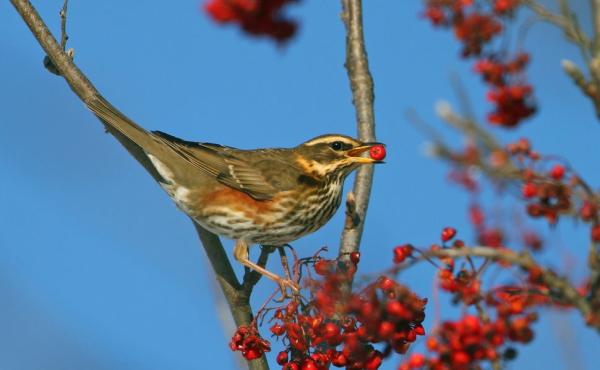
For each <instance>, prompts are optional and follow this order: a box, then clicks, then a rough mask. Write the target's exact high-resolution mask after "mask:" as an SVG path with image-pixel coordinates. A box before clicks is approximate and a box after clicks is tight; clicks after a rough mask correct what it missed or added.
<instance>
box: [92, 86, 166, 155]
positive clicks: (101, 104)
mask: <svg viewBox="0 0 600 370" xmlns="http://www.w3.org/2000/svg"><path fill="white" fill-rule="evenodd" d="M86 105H87V107H88V108H89V109H90V110H91V111H92V112H93V113H94V114H95V115H96V116H97V117H98V118H100V120H102V122H104V123H105V124H106V125H108V126H109V129H110V128H112V129H115V130H116V131H118V132H119V133H121V134H122V135H123V136H124V137H126V138H127V139H129V140H131V141H132V142H133V143H135V144H137V145H138V146H139V147H141V148H142V149H143V150H145V151H147V150H148V149H150V148H148V146H149V145H153V144H155V143H156V141H155V140H153V139H152V134H150V133H149V132H148V131H146V130H144V129H143V128H142V127H141V126H139V125H138V124H137V123H135V122H133V121H132V120H130V119H129V118H127V116H125V115H124V114H123V113H121V112H119V110H118V109H117V108H115V107H114V106H113V105H112V104H110V103H109V102H108V101H106V99H104V98H103V97H102V96H99V95H96V96H93V97H92V98H90V99H88V100H87V101H86Z"/></svg>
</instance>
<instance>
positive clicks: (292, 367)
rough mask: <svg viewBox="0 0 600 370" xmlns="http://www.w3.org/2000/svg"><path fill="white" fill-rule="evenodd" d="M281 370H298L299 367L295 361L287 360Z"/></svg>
mask: <svg viewBox="0 0 600 370" xmlns="http://www.w3.org/2000/svg"><path fill="white" fill-rule="evenodd" d="M282 370H300V367H299V366H298V364H297V363H295V362H288V363H287V364H285V365H284V366H283V369H282Z"/></svg>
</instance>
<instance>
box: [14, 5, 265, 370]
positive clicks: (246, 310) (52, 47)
mask: <svg viewBox="0 0 600 370" xmlns="http://www.w3.org/2000/svg"><path fill="white" fill-rule="evenodd" d="M11 3H12V4H13V6H14V7H15V9H16V10H17V12H18V13H19V14H20V15H21V17H22V18H23V21H24V22H25V23H26V24H27V26H28V27H29V29H30V30H31V33H32V34H33V36H34V37H35V38H36V39H37V41H38V43H39V44H40V46H41V47H42V49H44V51H45V52H46V54H47V56H48V58H49V59H50V60H51V62H52V64H53V65H54V67H56V70H57V71H58V72H59V74H60V75H61V76H62V77H63V78H64V79H65V80H66V82H67V84H68V85H69V87H70V88H71V90H73V92H74V93H75V94H76V95H77V96H78V97H79V98H80V99H81V100H82V101H83V102H84V103H85V102H86V101H88V100H89V99H91V98H94V97H97V96H100V93H99V92H98V90H97V89H96V88H95V87H94V85H93V84H92V83H91V82H90V81H89V80H88V78H87V77H86V76H85V75H84V74H83V73H82V72H81V70H79V68H78V67H77V66H76V65H75V63H73V60H72V58H71V57H70V56H69V55H68V54H67V53H65V52H64V50H63V47H64V45H63V47H61V46H60V45H59V44H58V42H57V40H56V38H55V37H54V36H53V35H52V33H51V32H50V30H49V29H48V27H47V26H46V24H45V23H44V21H43V19H42V18H41V17H40V15H39V14H38V12H37V11H36V10H35V8H34V7H33V5H32V4H31V3H30V2H29V1H27V0H11ZM63 32H64V31H63ZM63 37H64V36H63ZM65 41H66V40H65ZM105 127H106V126H105ZM106 129H107V131H108V132H109V133H110V134H112V135H113V136H115V138H116V139H117V140H118V141H119V142H120V143H121V144H122V145H123V146H124V147H125V149H127V151H128V152H129V153H130V154H131V155H132V156H133V157H134V158H135V159H136V160H137V161H138V162H139V163H140V164H141V165H142V166H143V167H144V168H145V169H146V170H147V171H148V172H149V173H150V175H152V176H153V177H154V178H155V179H157V177H156V175H157V174H156V171H155V170H154V168H153V166H152V164H151V163H150V161H149V160H148V158H147V157H146V155H145V154H144V152H143V151H142V150H141V148H139V147H138V146H137V145H135V144H134V143H132V142H131V141H129V140H128V139H127V138H126V137H124V136H123V135H121V134H120V133H119V132H117V131H115V130H111V129H110V128H109V127H106ZM194 226H195V227H196V231H197V233H198V236H199V238H200V240H201V242H202V246H203V247H204V250H205V251H206V254H207V256H208V258H209V260H210V263H211V265H212V267H213V269H214V271H215V274H216V277H217V281H218V283H219V285H220V287H221V289H222V290H223V293H224V295H225V299H226V300H227V303H228V305H229V309H230V311H231V314H232V316H233V319H234V321H235V323H236V324H237V325H238V326H240V325H249V324H250V323H251V322H252V319H253V316H252V309H251V307H250V303H249V298H250V294H249V293H248V292H247V291H245V290H244V289H243V287H242V285H241V284H240V283H239V281H238V279H237V277H236V276H235V273H234V271H233V268H232V267H231V263H230V262H229V259H228V257H227V254H226V253H225V250H224V249H223V245H222V244H221V242H220V240H219V238H218V237H217V236H216V235H214V234H212V233H210V232H208V231H206V230H204V229H203V228H202V227H201V226H199V225H197V224H196V223H194ZM248 367H249V369H250V370H267V369H268V368H269V365H268V363H267V361H266V358H265V357H264V356H263V357H262V358H260V359H257V360H253V361H248Z"/></svg>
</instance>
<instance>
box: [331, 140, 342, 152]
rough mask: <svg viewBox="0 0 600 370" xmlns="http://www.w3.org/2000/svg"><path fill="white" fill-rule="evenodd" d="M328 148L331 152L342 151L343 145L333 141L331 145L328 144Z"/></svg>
mask: <svg viewBox="0 0 600 370" xmlns="http://www.w3.org/2000/svg"><path fill="white" fill-rule="evenodd" d="M329 146H330V147H331V149H333V150H342V148H343V147H344V144H343V143H342V142H341V141H334V142H333V143H331V144H329Z"/></svg>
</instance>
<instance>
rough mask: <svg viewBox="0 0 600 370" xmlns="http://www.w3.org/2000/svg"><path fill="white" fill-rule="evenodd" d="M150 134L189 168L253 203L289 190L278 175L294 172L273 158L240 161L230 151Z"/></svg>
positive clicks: (233, 150)
mask: <svg viewBox="0 0 600 370" xmlns="http://www.w3.org/2000/svg"><path fill="white" fill-rule="evenodd" d="M153 134H154V135H156V137H157V138H158V139H159V140H161V141H162V142H164V143H165V144H166V145H168V146H169V147H170V148H171V149H172V150H173V151H174V152H175V153H177V154H178V155H179V156H180V157H181V158H182V159H184V160H186V161H187V162H188V163H190V164H191V165H192V166H193V167H195V168H197V169H199V170H200V171H202V172H204V173H205V174H207V175H211V176H214V177H215V179H217V180H218V181H219V182H221V183H223V184H225V185H227V186H230V187H232V188H234V189H237V190H239V191H242V192H244V193H246V194H248V195H250V196H251V197H252V198H254V199H257V200H267V199H271V198H272V197H273V196H274V195H275V194H276V193H277V192H279V191H282V190H287V189H289V188H291V186H292V184H291V182H290V181H282V180H281V178H286V179H288V180H289V176H278V175H281V174H283V173H284V172H288V173H289V172H290V171H294V169H293V167H290V166H289V164H288V165H286V164H285V163H283V162H281V161H279V160H277V159H276V158H266V159H259V160H256V159H255V158H253V156H251V157H250V158H249V159H242V158H240V157H239V156H237V155H236V153H237V152H239V150H237V149H234V148H229V147H225V146H221V145H216V144H209V143H194V142H189V141H185V140H181V139H178V138H176V137H174V136H171V135H168V134H165V133H163V132H160V131H154V132H153ZM296 171H297V170H296Z"/></svg>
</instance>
